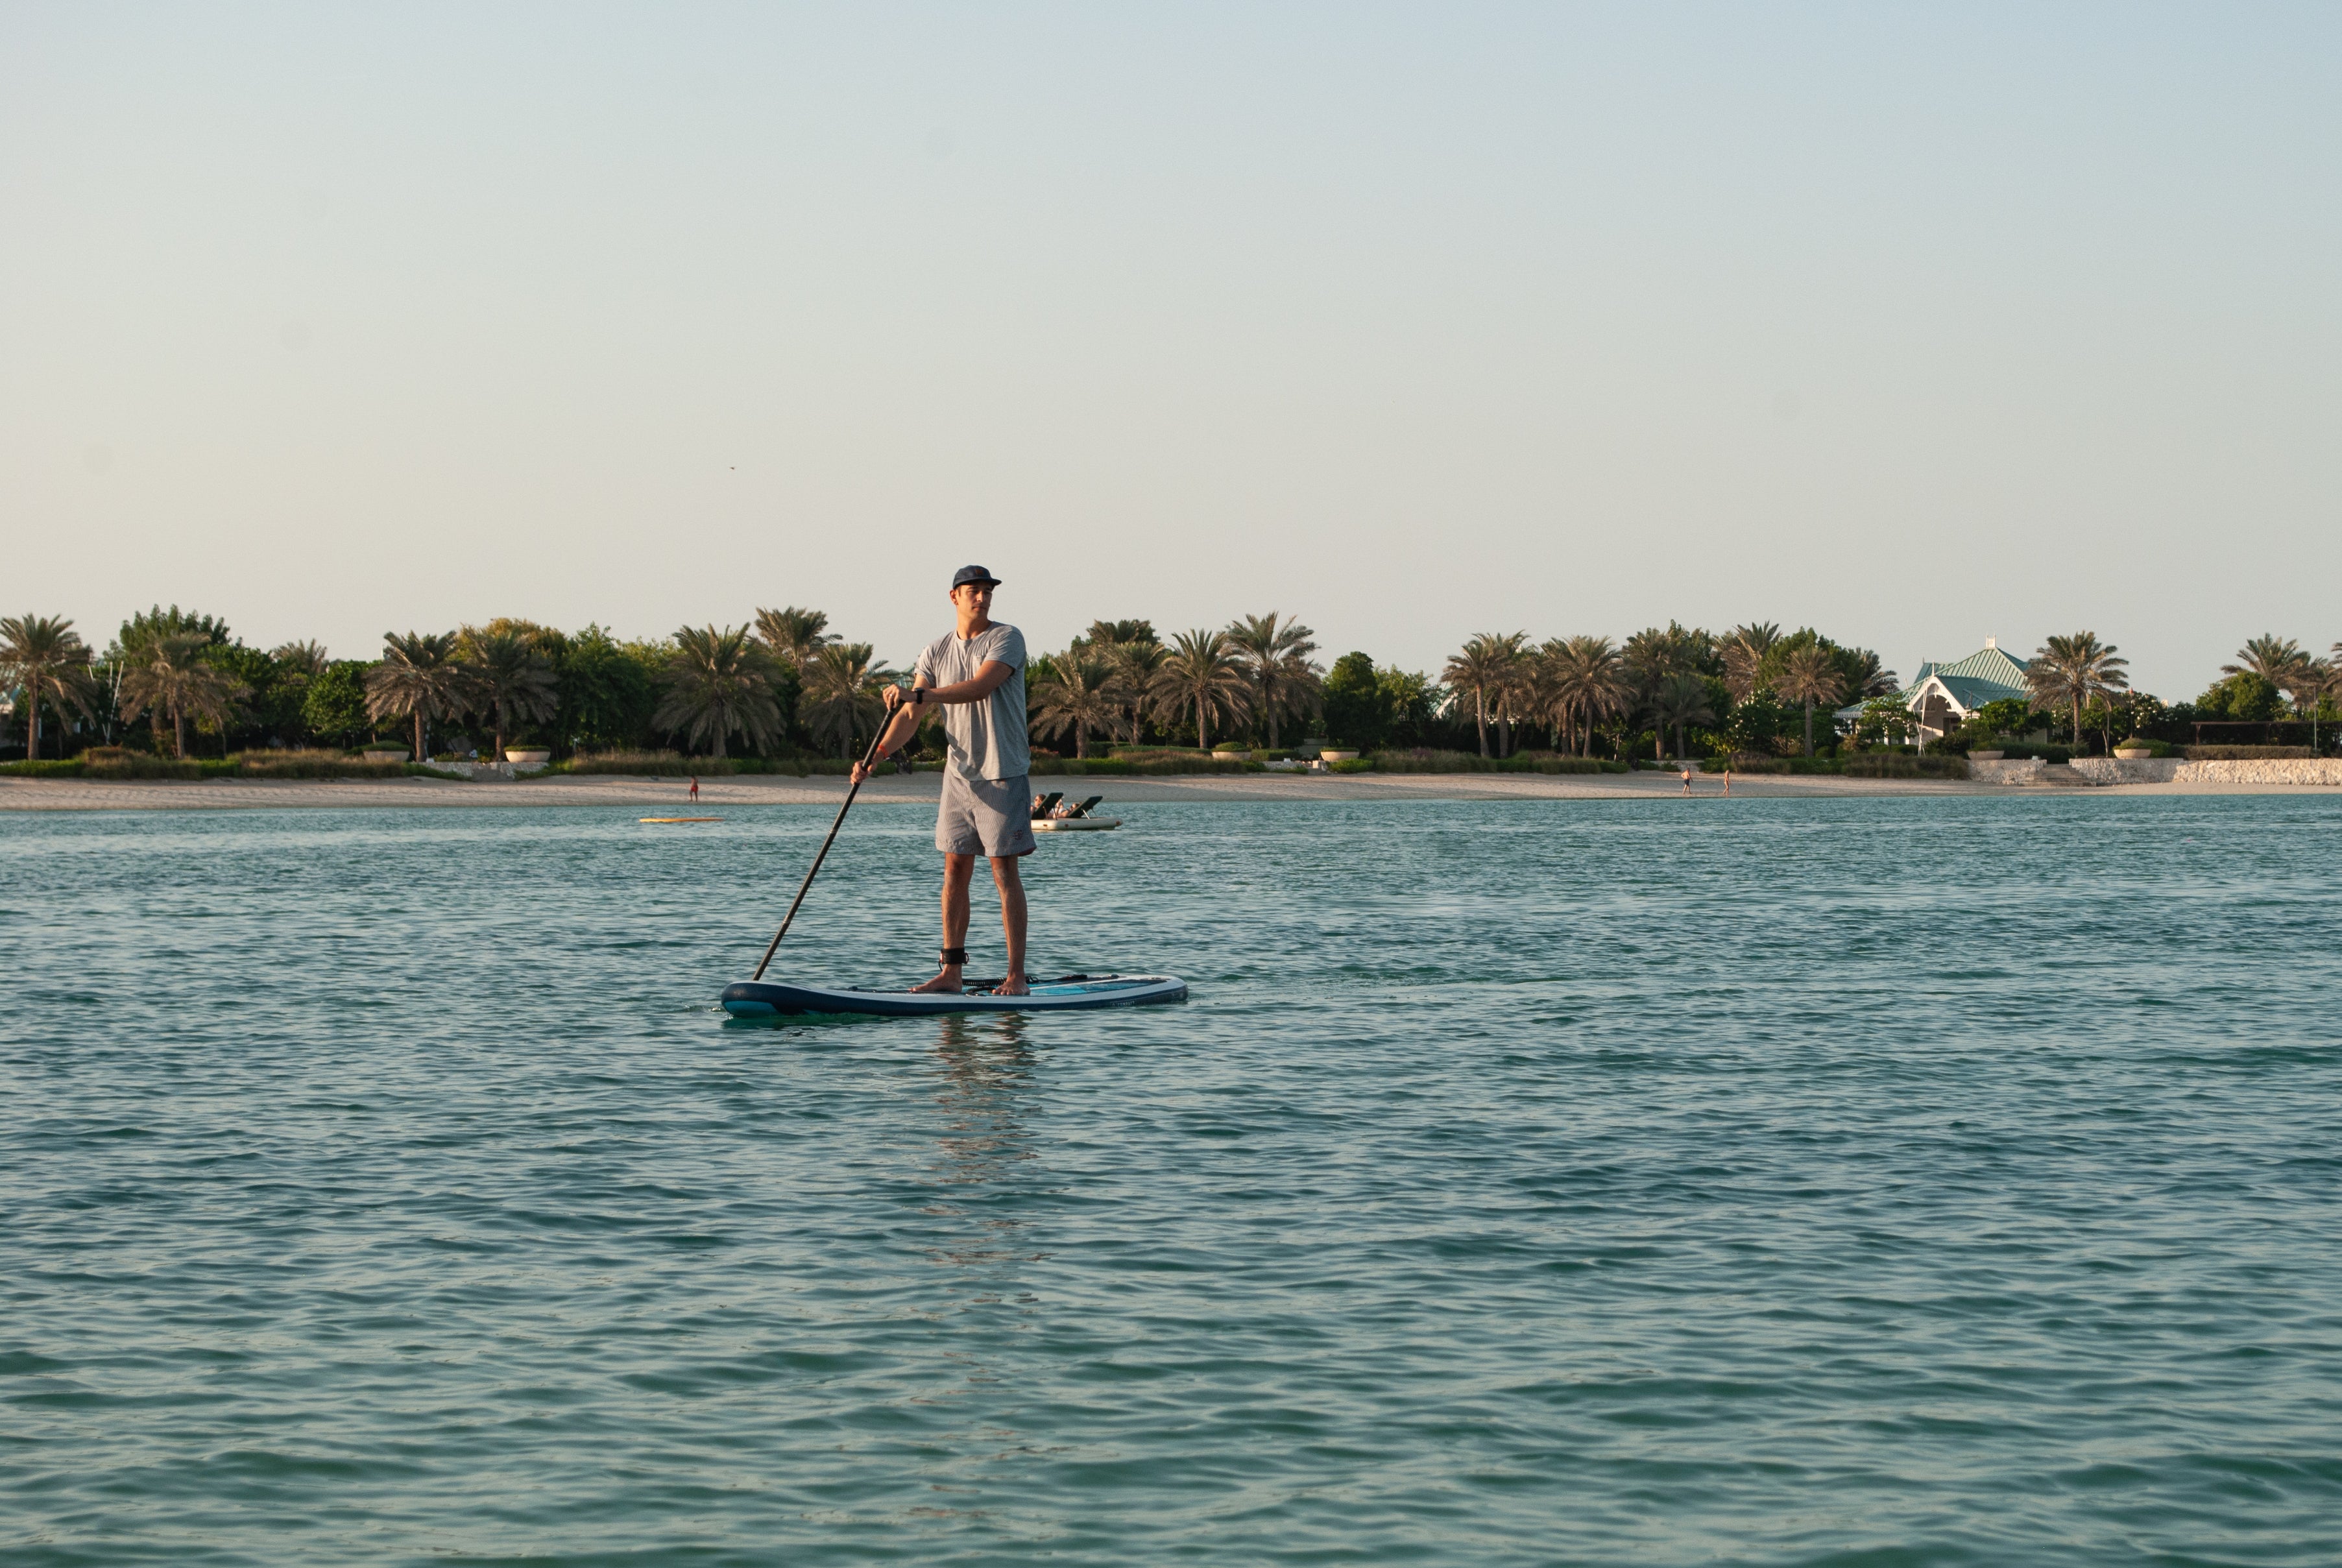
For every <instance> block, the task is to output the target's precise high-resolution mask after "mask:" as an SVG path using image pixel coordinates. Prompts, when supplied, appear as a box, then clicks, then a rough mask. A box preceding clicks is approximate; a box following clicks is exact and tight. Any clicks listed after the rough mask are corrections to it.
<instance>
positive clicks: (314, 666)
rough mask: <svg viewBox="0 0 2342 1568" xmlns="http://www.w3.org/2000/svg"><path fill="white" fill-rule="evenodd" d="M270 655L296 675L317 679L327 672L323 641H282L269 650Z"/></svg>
mask: <svg viewBox="0 0 2342 1568" xmlns="http://www.w3.org/2000/svg"><path fill="white" fill-rule="evenodd" d="M268 656H269V657H270V658H272V659H274V660H275V661H276V662H277V663H278V664H282V665H284V666H285V669H286V670H287V671H289V672H290V673H292V674H296V675H303V676H306V677H307V678H308V679H310V680H313V681H314V680H315V679H316V678H317V677H318V676H319V675H322V674H325V644H323V643H282V644H278V645H277V646H275V647H274V648H271V649H269V650H268Z"/></svg>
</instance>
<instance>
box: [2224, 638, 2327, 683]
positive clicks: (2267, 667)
mask: <svg viewBox="0 0 2342 1568" xmlns="http://www.w3.org/2000/svg"><path fill="white" fill-rule="evenodd" d="M2307 657H2308V655H2307V654H2304V653H2303V652H2302V651H2301V644H2299V643H2297V642H2295V641H2294V640H2293V639H2292V638H2291V637H2279V636H2278V635H2277V634H2276V633H2274V632H2263V633H2262V634H2260V635H2259V636H2257V637H2255V638H2254V639H2253V640H2252V641H2251V642H2249V643H2247V644H2245V645H2244V646H2243V647H2241V648H2239V649H2237V659H2238V660H2239V661H2240V663H2237V664H2222V665H2221V666H2220V673H2221V674H2224V675H2243V674H2254V675H2258V676H2259V677H2260V678H2261V679H2263V680H2265V681H2267V683H2268V684H2270V685H2272V686H2282V685H2284V684H2286V677H2287V675H2288V674H2291V673H2292V671H2293V667H2294V666H2295V665H2296V664H2299V663H2301V661H2302V660H2303V659H2305V658H2307Z"/></svg>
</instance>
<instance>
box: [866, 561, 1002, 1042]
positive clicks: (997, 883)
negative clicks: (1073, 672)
mask: <svg viewBox="0 0 2342 1568" xmlns="http://www.w3.org/2000/svg"><path fill="white" fill-rule="evenodd" d="M999 585H1000V579H999V578H997V577H995V576H994V575H993V574H991V573H990V572H988V571H986V570H985V569H984V568H983V567H981V566H962V567H961V568H960V569H959V570H958V571H957V572H956V573H955V574H953V576H952V585H951V603H952V612H953V614H954V615H955V616H956V618H957V622H958V624H956V625H955V626H954V627H953V628H952V630H951V631H949V632H947V633H946V634H944V635H942V636H940V637H937V638H936V640H935V641H934V642H932V643H930V644H927V645H926V648H924V649H923V650H921V651H920V654H919V659H918V663H917V664H916V665H914V666H913V668H912V672H911V686H910V689H909V690H908V691H906V690H904V688H902V687H901V686H899V685H896V686H889V687H887V688H886V709H887V713H888V714H889V717H888V718H887V720H886V730H885V733H884V734H881V736H880V737H879V741H878V754H879V755H881V756H891V755H892V754H894V753H895V752H896V750H898V749H899V748H900V747H902V746H903V745H904V744H906V743H907V742H908V741H909V740H910V738H911V736H912V735H913V734H916V733H917V730H918V727H919V715H920V714H921V712H922V711H923V710H925V709H926V708H928V707H939V708H941V709H942V711H943V722H944V734H945V737H946V740H947V741H948V742H949V753H950V754H949V755H948V756H947V757H946V759H945V761H944V798H943V803H942V804H941V805H940V806H938V807H937V808H936V848H937V849H939V850H941V851H942V852H943V856H944V943H943V952H942V954H941V955H940V964H939V968H938V970H937V973H936V977H935V978H934V979H933V980H930V981H927V982H926V984H921V985H916V986H914V987H912V989H913V990H915V991H941V992H957V991H958V990H959V989H960V988H961V984H962V981H961V974H962V972H963V970H964V968H965V966H966V964H967V947H966V943H967V894H968V884H969V883H970V882H972V881H973V880H975V877H976V856H977V855H978V854H982V855H984V856H985V857H986V858H987V859H988V860H990V861H991V863H992V884H993V886H994V887H996V888H997V889H999V891H1000V926H1001V931H1002V933H1003V934H1005V935H1006V937H1007V939H1008V968H1007V971H1006V976H1007V977H1006V979H1004V980H1003V981H1001V983H1000V984H999V985H998V986H997V987H996V992H995V994H997V995H1001V996H1022V995H1024V994H1026V976H1025V884H1024V881H1023V879H1022V878H1021V877H1020V875H1019V874H1018V872H1017V866H1016V862H1017V861H1018V860H1019V859H1020V858H1021V857H1023V856H1025V855H1028V854H1032V853H1033V851H1034V849H1035V848H1036V844H1035V843H1034V839H1033V804H1032V802H1033V791H1032V785H1031V783H1030V781H1029V780H1028V779H1027V777H1026V774H1029V773H1030V772H1031V771H1032V765H1033V764H1032V754H1031V752H1030V751H1029V750H1028V749H1027V744H1026V737H1025V634H1023V633H1022V632H1019V631H1018V630H1017V629H1016V627H1014V626H1005V625H1002V624H1000V623H999V622H997V621H995V620H994V619H993V618H992V591H993V589H995V588H996V587H998V586H999ZM871 771H872V770H871V769H870V768H868V767H866V766H865V765H864V764H860V763H856V764H854V780H855V782H856V784H859V783H860V782H861V781H862V780H864V779H866V778H868V777H869V776H870V774H871Z"/></svg>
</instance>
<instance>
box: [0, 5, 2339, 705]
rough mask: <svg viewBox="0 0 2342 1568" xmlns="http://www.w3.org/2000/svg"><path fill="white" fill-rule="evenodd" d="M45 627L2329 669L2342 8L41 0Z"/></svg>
mask: <svg viewBox="0 0 2342 1568" xmlns="http://www.w3.org/2000/svg"><path fill="white" fill-rule="evenodd" d="M2337 238H2342V6H2337V5H2331V4H2326V5H2298V6H2287V5H2192V6H2165V5H2146V4H2138V3H2136V0H2130V3H2125V4H2121V5H2038V4H2025V5H1911V6H1895V5H1879V4H1863V5H1837V6H1831V5H1807V6H1789V5H1740V4H1735V5H1713V6H1709V5H1651V4H1632V5H1606V6H1569V5H1546V4H1540V5H1522V6H1509V5H1476V6H1475V5H1431V4H1425V5H1411V6H1372V5H1356V4H1341V5H1266V6H1265V5H1256V4H1246V5H1227V6H1212V5H1166V6H1156V7H1141V6H1133V5H1110V6H1099V5H1073V4H1067V5H1049V6H1019V5H991V6H986V5H942V6H916V5H870V4H854V5H836V6H826V7H786V6H779V5H738V6H729V5H713V4H696V5H626V6H596V5H579V4H562V5H519V4H499V5H472V4H465V5H428V4H415V3H412V0H408V3H402V4H398V5H345V6H337V5H321V4H315V3H308V0H305V3H303V4H297V5H281V6H262V5H226V4H208V5H176V4H173V5H92V4H83V3H80V0H74V3H70V4H48V5H41V4H27V3H25V0H15V3H14V4H11V5H7V6H6V7H5V9H0V517H5V530H4V531H0V532H4V533H5V540H0V604H5V609H6V611H7V613H10V614H17V613H23V612H25V611H35V612H39V613H43V614H68V615H72V616H74V617H75V618H76V620H77V621H78V622H79V624H80V625H81V626H82V628H83V629H84V630H85V633H88V634H91V637H92V641H93V642H95V643H97V644H101V645H102V644H104V643H105V640H106V638H107V636H108V635H110V634H111V633H112V631H113V629H114V627H115V625H116V624H118V623H119V621H120V620H121V618H122V616H123V615H124V614H126V613H127V612H129V611H131V610H133V609H135V608H139V607H143V606H145V605H146V604H150V603H154V602H156V601H160V602H163V603H166V604H167V603H171V602H174V601H175V602H177V603H179V604H183V605H185V606H188V607H191V608H201V609H204V610H206V611H210V612H212V613H214V614H220V615H223V616H225V618H226V619H227V620H228V621H229V622H230V623H231V624H233V625H234V626H235V629H236V631H237V632H238V633H239V634H242V635H243V636H245V639H246V640H247V641H251V642H255V643H258V644H263V645H267V644H273V643H275V642H279V641H283V640H285V639H289V638H306V637H315V638H319V639H321V640H323V641H324V642H325V644H327V645H328V646H329V648H330V649H331V650H332V651H333V652H334V653H335V654H336V655H338V656H371V655H372V654H374V653H375V651H376V650H377V648H378V646H379V642H378V639H379V637H380V634H381V633H382V632H383V631H384V630H385V628H393V629H397V630H400V631H405V630H407V629H409V628H414V629H417V630H425V631H430V630H444V629H449V628H452V627H453V626H455V624H457V623H459V622H462V621H479V620H485V619H486V618H488V617H490V616H494V615H498V614H513V615H525V616H528V617H531V618H533V619H536V620H540V621H545V622H548V623H552V624H558V625H562V626H565V627H575V626H578V625H581V624H585V623H586V622H588V621H596V620H598V621H600V622H602V623H604V624H607V625H609V626H611V627H613V628H614V629H616V631H618V632H620V633H621V634H629V635H634V634H644V635H658V634H666V633H667V632H669V631H672V630H673V629H674V628H675V627H676V625H677V624H682V623H685V622H691V623H695V624H697V623H706V622H710V621H714V622H721V623H732V624H736V623H738V622H740V621H742V620H745V619H746V618H747V617H748V616H749V614H751V613H752V612H753V610H754V609H755V607H756V606H757V605H759V604H812V605H817V606H820V607H822V608H825V609H826V610H828V611H829V612H830V613H831V615H832V618H833V624H835V625H836V627H837V628H838V629H840V630H842V631H844V632H846V633H847V634H849V635H853V636H856V637H858V638H868V639H871V640H874V641H876V643H877V644H878V646H879V650H880V653H881V654H882V655H884V656H886V657H888V658H890V659H893V660H895V661H897V662H901V661H906V660H907V658H908V657H909V655H910V654H912V652H913V651H914V650H915V649H916V647H917V645H918V644H921V643H923V642H925V641H926V640H927V639H928V638H930V637H932V636H934V635H936V634H938V633H940V632H941V631H942V630H944V629H945V627H946V624H947V623H946V614H945V606H944V604H943V602H942V595H943V594H944V591H945V584H946V581H947V579H948V576H949V574H950V572H951V570H952V568H954V567H955V566H957V565H958V564H961V563H963V562H966V561H980V562H982V563H984V564H987V565H989V566H990V567H991V568H992V569H993V570H994V571H995V572H996V573H997V574H1000V575H1001V576H1002V577H1003V578H1005V579H1006V586H1004V587H1003V589H1002V590H1001V593H1000V596H999V602H998V605H997V610H998V613H999V614H1000V615H1001V616H1002V618H1004V619H1006V620H1010V621H1013V622H1016V624H1020V625H1022V626H1024V627H1025V628H1026V631H1027V633H1028V635H1029V636H1030V637H1031V638H1032V639H1033V641H1034V643H1035V645H1036V649H1038V648H1041V647H1046V646H1056V645H1060V644H1062V643H1063V641H1064V640H1065V639H1066V637H1067V636H1068V635H1070V634H1072V633H1074V632H1075V631H1076V630H1078V629H1079V628H1080V627H1081V626H1083V625H1084V624H1086V623H1087V622H1088V621H1089V620H1090V619H1091V618H1093V617H1095V616H1124V615H1144V616H1148V617H1151V618H1152V619H1153V620H1154V621H1155V623H1156V625H1157V626H1158V627H1161V628H1165V629H1171V628H1184V627H1186V626H1191V625H1198V624H1221V623H1225V622H1226V620H1227V619H1228V618H1229V617H1230V616H1232V615H1234V614H1236V613H1237V612H1239V611H1253V612H1257V611H1263V610H1267V609H1270V608H1276V609H1279V610H1285V611H1288V612H1293V613H1296V614H1299V615H1300V616H1301V617H1302V618H1303V619H1304V620H1306V621H1307V622H1308V623H1309V624H1312V625H1313V626H1315V627H1316V629H1317V631H1318V633H1319V634H1320V638H1321V641H1322V642H1323V643H1324V644H1325V646H1326V652H1327V654H1329V655H1330V654H1335V653H1339V652H1341V651H1343V650H1346V649H1348V648H1353V647H1356V648H1363V649H1366V650H1367V651H1368V652H1370V653H1372V654H1375V655H1376V658H1377V659H1380V660H1383V661H1385V662H1390V663H1397V664H1404V665H1406V666H1409V667H1417V668H1430V669H1432V670H1434V671H1435V672H1436V668H1437V665H1438V663H1439V661H1440V660H1441V659H1442V658H1443V657H1444V655H1445V654H1446V653H1447V652H1448V651H1449V650H1450V649H1451V648H1453V647H1454V646H1456V644H1458V643H1459V642H1461V641H1462V639H1463V638H1464V637H1466V635H1468V634H1471V633H1473V632H1476V631H1491V630H1493V631H1511V630H1515V629H1526V630H1527V631H1528V632H1530V633H1532V634H1535V635H1536V636H1540V637H1542V636H1546V635H1551V634H1562V633H1575V632H1586V631H1593V632H1606V633H1609V634H1613V635H1615V636H1623V635H1624V634H1627V633H1629V632H1632V631H1633V630H1635V629H1636V627H1638V626H1642V625H1645V624H1651V623H1654V622H1657V623H1662V624H1663V623H1665V622H1666V620H1667V619H1668V618H1669V617H1671V616H1672V617H1676V618H1680V619H1681V620H1683V621H1685V622H1686V623H1695V624H1706V625H1709V626H1712V627H1722V626H1726V625H1728V624H1732V623H1735V622H1737V621H1742V620H1746V619H1751V618H1756V619H1765V620H1773V621H1778V622H1780V623H1782V624H1784V625H1787V626H1796V625H1797V624H1807V623H1810V624H1816V625H1818V626H1820V627H1821V628H1822V629H1823V630H1825V631H1826V632H1827V633H1829V634H1832V635H1834V636H1837V637H1838V638H1839V639H1841V640H1845V641H1851V642H1855V643H1857V644H1864V645H1867V646H1870V647H1875V648H1877V650H1878V651H1879V652H1880V654H1882V655H1883V656H1884V657H1885V658H1886V660H1887V664H1889V665H1891V666H1893V667H1895V668H1897V669H1898V670H1900V671H1902V672H1903V673H1905V674H1909V672H1910V671H1911V669H1912V668H1913V667H1914V666H1915V665H1916V664H1917V662H1918V661H1919V660H1921V659H1924V658H1937V659H1947V658H1957V657H1960V656H1962V655H1964V654H1967V653H1969V652H1971V651H1973V650H1974V649H1975V648H1976V647H1977V646H1978V645H1979V644H1981V643H1982V642H1983V640H1984V638H1985V637H1986V636H1987V635H1988V634H1997V636H1999V638H2000V639H2001V641H2002V642H2003V643H2004V644H2007V645H2009V646H2011V647H2014V648H2017V649H2018V650H2019V651H2020V652H2029V651H2030V650H2031V649H2032V648H2033V647H2034V646H2035V645H2036V644H2038V642H2039V641H2040V639H2041V638H2042V637H2043V636H2044V635H2045V634H2048V633H2051V632H2057V631H2071V630H2077V629H2081V628H2086V627H2087V628H2089V629H2092V630H2095V631H2097V633H2098V634H2100V635H2101V636H2103V637H2106V638H2108V639H2110V640H2112V641H2113V642H2115V643H2117V644H2120V646H2121V647H2122V649H2123V651H2124V652H2125V653H2126V654H2129V655H2131V656H2132V659H2133V667H2134V673H2135V674H2136V675H2137V679H2138V680H2139V682H2140V684H2143V685H2145V686H2146V687H2147V688H2148V689H2151V690H2155V691H2157V692H2158V693H2159V694H2162V695H2164V696H2166V697H2167V698H2177V697H2183V696H2190V695H2193V694H2195V692H2196V691H2197V690H2198V689H2200V688H2201V686H2202V685H2203V684H2206V682H2207V679H2208V678H2209V677H2210V676H2211V674H2213V673H2214V670H2215V667H2216V666H2217V664H2219V663H2220V662H2221V661H2222V660H2223V659H2224V658H2226V657H2227V656H2228V654H2230V651H2231V650H2233V649H2234V648H2235V647H2237V644H2240V643H2241V642H2242V641H2243V640H2244V639H2245V638H2246V637H2247V636H2250V635H2252V634H2256V633H2258V632H2262V631H2276V632H2277V633H2279V634H2285V635H2289V636H2297V637H2300V638H2302V639H2304V640H2305V641H2307V642H2313V643H2314V644H2316V645H2317V647H2319V648H2323V647H2325V646H2326V645H2327V644H2329V643H2331V642H2332V641H2333V640H2334V639H2335V638H2337V637H2338V636H2342V608H2338V607H2337V592H2336V587H2337V583H2342V545H2338V544H2337V534H2342V529H2337V501H2342V419H2338V418H2337V415H2342V288H2337V280H2342V246H2337Z"/></svg>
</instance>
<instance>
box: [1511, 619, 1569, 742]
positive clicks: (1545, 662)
mask: <svg viewBox="0 0 2342 1568" xmlns="http://www.w3.org/2000/svg"><path fill="white" fill-rule="evenodd" d="M1568 648H1569V644H1566V643H1565V642H1563V641H1562V640H1561V639H1560V638H1559V637H1547V638H1546V640H1545V641H1544V642H1542V643H1539V644H1537V645H1536V651H1535V652H1533V653H1531V654H1529V655H1528V658H1527V664H1526V670H1527V673H1526V674H1525V675H1523V677H1522V679H1521V712H1522V714H1523V715H1524V716H1525V717H1527V718H1532V719H1536V720H1538V721H1540V722H1541V723H1543V724H1545V726H1546V743H1547V744H1549V745H1551V746H1552V748H1553V749H1554V750H1555V751H1559V750H1561V727H1562V726H1563V725H1564V724H1568V723H1569V704H1568V702H1567V700H1566V698H1564V697H1563V695H1562V691H1561V659H1562V655H1563V654H1565V653H1566V652H1567V651H1568ZM1576 738H1577V733H1576V728H1575V726H1573V727H1572V728H1571V731H1570V740H1571V743H1572V744H1576Z"/></svg>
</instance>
